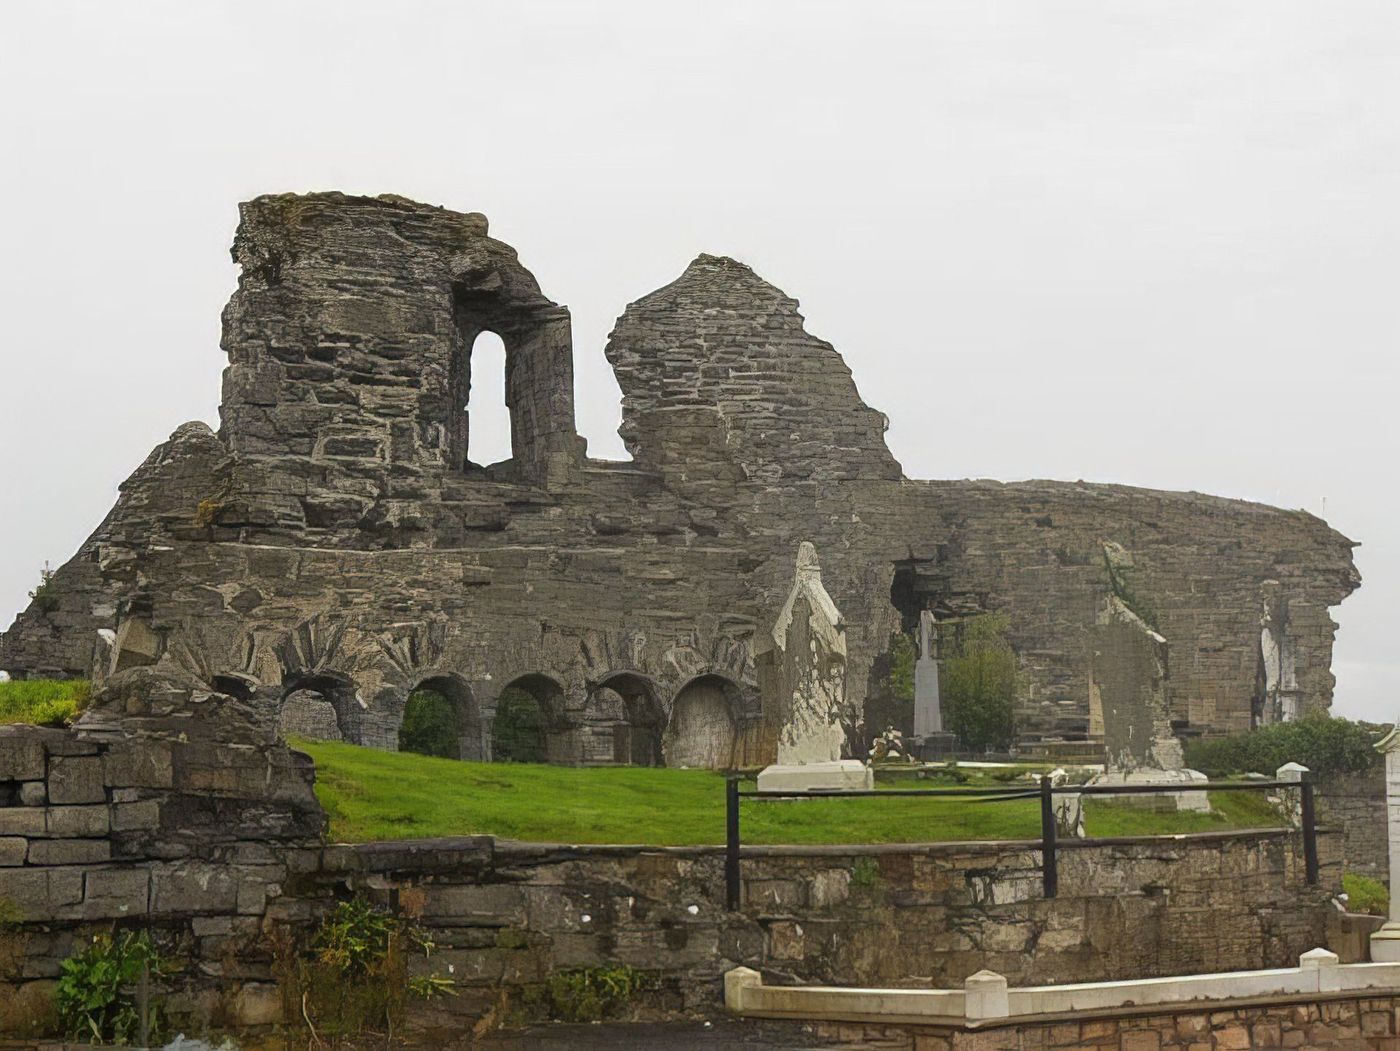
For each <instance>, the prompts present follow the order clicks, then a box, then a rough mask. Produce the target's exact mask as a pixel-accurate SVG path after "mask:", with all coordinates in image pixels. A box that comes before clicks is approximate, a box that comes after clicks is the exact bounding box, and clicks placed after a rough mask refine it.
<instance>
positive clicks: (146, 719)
mask: <svg viewBox="0 0 1400 1051" xmlns="http://www.w3.org/2000/svg"><path fill="white" fill-rule="evenodd" d="M146 672H147V669H138V670H136V671H134V672H128V673H125V675H123V676H122V677H121V679H120V680H119V689H117V690H116V691H113V692H112V693H111V694H110V695H109V697H108V700H107V703H106V704H105V705H104V706H103V707H102V708H101V709H99V710H97V711H94V712H92V713H90V714H89V716H87V717H86V718H84V720H83V721H82V725H81V726H80V728H79V729H77V730H71V731H70V730H51V729H41V728H37V727H28V726H0V903H3V905H4V906H5V921H6V922H5V925H4V927H5V929H4V930H3V931H0V935H3V938H0V941H4V942H5V943H7V944H8V949H9V951H8V952H0V1033H8V1034H12V1035H24V1034H26V1033H28V1032H31V1031H35V1032H51V1031H52V1030H51V1028H49V1027H51V1025H52V1019H51V1011H52V999H53V992H54V986H55V983H56V980H57V978H58V975H59V967H60V964H61V963H62V961H63V960H65V959H67V958H68V957H70V956H72V955H74V954H75V953H76V952H78V951H79V950H80V949H81V948H82V946H83V945H84V944H85V943H86V942H87V941H89V940H90V939H91V936H92V935H93V934H94V933H96V932H98V931H101V930H110V929H111V927H112V926H113V924H117V925H121V926H124V927H126V928H128V929H146V928H149V929H151V930H152V931H153V932H155V934H156V937H157V940H158V941H159V943H160V944H161V945H162V947H164V948H167V949H169V950H170V951H171V952H172V954H174V955H176V956H179V957H182V958H183V959H185V961H186V962H187V964H188V968H189V969H188V971H187V973H185V974H184V975H183V977H182V978H181V979H180V980H179V981H178V983H177V986H178V988H177V990H176V993H175V995H174V997H173V998H172V1000H171V1008H172V1012H173V1013H175V1014H176V1015H182V1014H193V1015H196V1016H199V1017H202V1018H204V1019H206V1020H207V1019H213V1020H215V1021H218V1020H224V1021H233V1020H244V1021H263V1022H266V1021H271V1020H273V1018H272V1016H271V1014H270V1012H275V1010H276V1007H275V1004H276V998H275V995H274V994H275V990H273V989H272V988H271V986H269V985H267V984H266V983H267V980H268V978H269V977H270V970H269V964H270V959H269V956H270V949H269V943H268V941H267V937H266V933H267V928H266V927H265V921H267V920H268V918H269V917H276V916H277V915H278V911H277V910H278V908H279V907H280V903H283V902H284V901H289V900H290V897H289V892H290V890H291V887H292V884H293V883H294V881H295V880H296V878H297V874H298V873H300V872H307V871H310V870H313V869H315V868H316V867H317V865H318V864H319V859H320V848H321V836H322V833H323V831H324V829H325V814H324V812H323V811H322V809H321V807H320V804H319V803H318V802H317V801H316V798H315V795H314V794H313V792H312V781H313V768H312V764H311V761H310V759H309V758H307V757H306V756H304V755H301V754H300V753H296V752H292V751H290V750H289V749H288V748H287V747H286V746H285V745H284V744H281V743H279V742H278V741H277V736H276V732H275V727H274V725H273V719H274V712H273V710H272V709H271V708H270V707H268V706H261V707H259V706H256V705H249V704H247V703H245V702H242V701H239V700H237V699H235V698H231V697H227V696H221V695H216V694H210V693H208V692H207V691H202V690H200V689H199V688H198V686H197V684H193V683H190V684H187V685H186V686H185V687H183V688H182V687H180V686H179V685H177V684H172V683H170V682H169V681H164V682H157V681H156V680H155V678H154V677H153V676H149V675H147V674H146ZM303 907H304V906H303ZM12 921H13V922H12Z"/></svg>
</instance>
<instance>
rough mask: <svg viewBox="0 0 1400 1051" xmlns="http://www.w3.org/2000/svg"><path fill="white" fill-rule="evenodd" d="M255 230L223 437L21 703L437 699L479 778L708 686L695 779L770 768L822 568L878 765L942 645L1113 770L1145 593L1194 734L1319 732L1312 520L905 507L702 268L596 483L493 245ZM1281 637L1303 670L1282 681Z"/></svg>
mask: <svg viewBox="0 0 1400 1051" xmlns="http://www.w3.org/2000/svg"><path fill="white" fill-rule="evenodd" d="M240 218H241V222H240V224H239V229H238V233H237V235H236V237H235V240H234V258H235V260H236V262H237V263H238V265H239V266H240V267H241V275H240V279H239V284H238V290H237V292H236V293H235V294H234V296H233V298H232V300H231V301H230V303H229V305H228V307H227V308H226V310H225V312H224V328H223V348H224V350H225V351H226V353H227V354H228V359H229V365H228V369H227V370H226V372H225V377H224V389H223V400H222V405H221V419H222V426H221V427H220V429H219V431H218V433H214V432H212V431H210V430H209V428H208V427H206V426H204V425H203V424H199V423H192V424H186V425H184V426H182V427H180V428H178V429H177V430H176V431H175V432H174V433H173V434H172V435H171V437H170V439H169V441H167V442H166V443H164V444H162V445H161V446H160V447H159V448H157V449H156V450H155V451H154V452H153V453H152V455H151V456H150V457H148V459H147V460H146V461H145V462H144V463H143V464H142V465H141V466H140V467H139V468H138V469H137V470H136V471H135V472H134V473H133V475H132V476H131V478H130V479H128V481H127V482H126V483H125V484H124V485H123V486H122V489H121V494H120V497H119V499H118V502H117V505H116V507H115V508H114V509H113V511H112V512H111V514H110V515H109V516H108V517H107V519H106V520H104V521H103V522H102V523H101V524H100V525H99V526H98V528H97V529H96V531H95V532H94V533H93V535H92V536H91V537H89V539H88V540H87V541H86V542H85V543H84V545H83V546H82V548H81V549H80V550H79V551H78V552H77V553H76V554H75V556H74V557H73V558H72V559H71V560H70V561H68V562H67V563H66V564H64V565H63V566H62V567H61V568H60V569H59V570H58V571H57V573H56V575H55V577H54V580H53V582H52V584H51V586H50V588H48V589H47V592H46V596H45V599H44V601H43V602H41V603H35V604H34V605H31V607H30V608H29V609H27V610H26V611H24V612H23V613H22V614H20V616H19V618H18V619H17V620H16V622H15V624H14V625H13V626H12V627H11V628H10V629H9V630H8V631H6V632H5V633H4V634H3V635H0V668H3V669H5V670H7V671H10V672H11V673H13V674H18V675H27V676H37V675H57V676H93V677H95V678H97V679H99V680H100V679H102V678H104V677H105V676H107V675H110V674H113V673H116V672H119V671H121V670H123V669H125V668H129V667H136V666H142V665H152V664H156V663H158V662H161V661H165V662H167V663H169V664H173V665H175V666H178V667H179V668H181V669H182V670H183V671H184V672H185V673H187V674H189V675H192V676H195V677H198V678H200V679H201V680H202V681H203V682H204V683H205V685H206V687H214V686H218V687H219V688H221V689H227V688H229V687H228V681H229V680H234V681H236V682H238V683H241V684H243V688H244V689H246V690H247V691H261V692H262V693H263V694H264V695H266V696H269V697H275V698H285V697H288V696H290V695H291V694H292V693H294V692H296V691H298V690H304V689H314V690H315V691H316V692H319V693H321V694H322V695H323V698H324V700H325V701H326V702H327V703H330V704H331V705H332V706H334V707H335V708H336V711H337V713H338V718H339V721H340V725H339V727H338V729H339V732H340V733H341V735H342V736H344V737H345V738H346V739H348V740H351V741H353V742H356V743H361V744H368V745H373V746H376V747H384V748H394V747H397V731H398V727H399V724H400V723H401V721H402V717H403V709H404V704H405V701H406V699H407V697H408V695H409V693H410V692H411V691H412V690H413V689H414V688H415V687H416V686H417V685H419V684H421V683H424V682H428V681H430V680H437V681H438V682H439V683H445V684H447V688H448V692H449V693H450V694H451V697H452V699H453V701H454V703H455V704H457V705H458V708H459V722H460V724H461V727H462V738H463V741H464V742H465V743H464V745H463V748H462V749H461V752H462V757H463V758H489V757H490V751H491V742H490V723H491V718H492V716H493V713H494V711H495V708H496V703H497V699H498V697H499V695H500V693H501V691H502V690H503V689H504V688H505V687H507V686H510V685H512V684H516V685H520V686H521V688H525V689H528V690H529V691H530V692H532V693H534V694H536V699H537V700H538V701H539V702H540V704H541V705H542V707H543V708H544V709H545V715H546V719H547V722H548V724H549V733H550V738H551V739H550V741H549V742H548V747H547V752H548V754H549V755H550V756H551V757H552V758H553V759H555V760H557V761H562V762H585V761H592V760H594V759H596V757H598V756H606V755H609V754H627V753H628V752H629V751H631V750H630V749H625V748H615V747H613V745H614V743H615V742H614V740H613V739H612V737H611V736H610V735H614V734H620V735H622V737H628V736H630V735H632V734H633V733H634V732H636V731H641V730H646V731H647V732H649V733H654V734H655V735H660V734H664V732H665V730H666V728H667V727H668V726H669V725H670V724H671V723H672V722H673V716H674V714H675V712H676V711H677V710H678V709H679V710H680V711H682V713H684V712H685V711H686V710H687V705H686V704H684V703H681V702H683V701H684V700H685V699H686V698H685V696H684V691H686V690H687V688H689V687H691V686H692V685H693V684H694V683H696V682H697V681H698V680H706V682H707V684H708V686H707V688H708V687H709V686H714V685H715V684H716V683H718V684H719V686H720V687H721V688H722V689H723V692H724V696H725V697H726V699H727V700H728V703H729V709H728V710H727V711H726V712H724V713H723V717H722V718H720V719H719V721H718V724H716V725H715V726H712V727H711V729H707V730H706V733H714V734H717V735H718V736H719V737H722V738H723V740H714V741H707V742H703V744H704V747H703V748H695V749H681V750H679V751H678V752H676V754H692V753H695V752H703V753H704V754H708V755H713V756H732V757H734V761H735V762H738V763H742V764H755V765H762V764H764V763H767V762H770V761H771V760H772V758H773V756H772V752H773V742H774V741H775V739H776V730H777V726H776V725H775V716H774V713H773V712H772V711H770V710H766V709H765V708H764V705H763V702H762V699H761V698H760V696H759V692H758V690H757V681H756V676H755V671H754V665H753V643H754V639H755V637H756V635H757V633H759V632H763V631H766V630H768V629H769V628H770V627H771V625H772V623H773V620H774V618H775V616H776V615H777V614H778V612H779V609H780V608H781V605H782V602H783V599H784V598H785V596H786V590H787V586H788V583H789V580H790V575H791V567H792V562H793V558H794V557H795V555H796V553H797V550H798V546H799V544H800V543H802V542H803V541H810V542H812V543H813V544H814V545H815V547H816V550H817V554H818V556H819V558H820V560H821V564H822V569H823V580H824V581H825V584H826V587H827V590H828V591H829V592H830V594H831V596H832V598H833V600H834V601H835V603H836V605H837V608H838V609H839V610H840V611H841V614H842V616H843V619H844V621H845V624H846V633H845V634H846V641H847V702H848V706H847V710H846V711H845V712H844V713H843V716H844V721H845V722H846V724H847V727H848V730H849V736H850V741H849V744H850V747H851V750H852V751H853V752H854V751H857V750H861V749H862V747H863V745H862V738H863V736H865V734H866V731H867V730H868V729H870V728H867V727H865V726H864V725H863V716H864V710H865V704H866V700H867V698H869V697H871V696H878V695H880V694H881V691H886V692H887V691H888V690H889V677H888V674H887V664H888V659H889V654H890V651H891V633H892V632H895V631H897V630H900V629H901V627H902V628H904V629H905V630H910V629H911V628H912V626H913V624H914V623H915V622H916V621H917V616H918V613H919V612H920V611H921V610H924V609H928V610H933V611H936V612H937V613H938V615H939V616H965V615H969V614H976V613H979V612H999V613H1004V614H1005V615H1006V616H1007V618H1008V622H1009V628H1008V633H1009V638H1010V641H1011V643H1012V645H1013V646H1014V648H1015V650H1016V652H1017V656H1018V660H1019V663H1020V666H1021V671H1022V673H1023V674H1022V677H1021V681H1022V683H1023V684H1024V687H1023V689H1022V691H1021V696H1020V697H1019V698H1018V703H1019V706H1020V710H1019V711H1018V713H1017V727H1018V734H1019V735H1020V737H1021V743H1023V744H1034V743H1036V742H1038V741H1051V742H1053V741H1066V740H1068V741H1081V742H1090V743H1091V744H1092V743H1095V742H1101V737H1102V728H1101V726H1098V725H1097V724H1096V719H1095V713H1094V709H1093V700H1092V693H1093V691H1092V684H1091V681H1090V672H1089V669H1090V667H1091V665H1092V660H1093V645H1092V638H1091V635H1092V629H1093V626H1094V624H1095V622H1096V619H1097V617H1098V616H1099V614H1100V613H1101V611H1102V610H1103V608H1104V605H1105V603H1107V602H1108V601H1109V599H1111V598H1114V597H1118V598H1120V599H1123V598H1124V595H1122V594H1119V592H1124V594H1128V593H1129V592H1130V593H1131V596H1130V597H1132V599H1133V601H1134V602H1135V603H1136V605H1137V606H1138V607H1139V608H1138V609H1135V610H1134V612H1135V613H1137V614H1138V615H1140V616H1144V618H1145V619H1150V620H1152V621H1153V623H1154V626H1155V627H1156V629H1157V630H1159V631H1160V632H1161V634H1162V635H1163V636H1164V637H1165V638H1166V640H1167V647H1168V660H1167V664H1168V668H1169V675H1168V676H1167V679H1166V681H1165V683H1164V687H1163V688H1164V689H1165V691H1166V695H1167V698H1168V706H1169V708H1170V719H1171V722H1172V723H1173V724H1174V726H1175V727H1176V729H1177V731H1178V732H1190V733H1207V734H1209V733H1221V732H1228V731H1234V730H1240V729H1243V728H1246V727H1248V726H1250V725H1251V724H1253V723H1254V722H1256V721H1259V720H1261V719H1267V718H1273V717H1276V713H1277V712H1278V711H1282V710H1285V708H1286V709H1287V710H1288V711H1293V710H1295V709H1296V710H1298V711H1303V710H1309V709H1317V708H1325V707H1326V706H1327V705H1329V704H1330V703H1331V697H1332V690H1333V678H1332V673H1331V670H1330V669H1331V654H1332V640H1333V635H1334V633H1335V630H1336V625H1335V624H1334V622H1333V621H1332V618H1331V615H1330V613H1329V609H1330V607H1332V606H1334V605H1336V604H1337V603H1339V602H1341V601H1342V599H1344V598H1345V597H1346V595H1347V594H1349V593H1350V592H1351V591H1352V590H1353V589H1354V588H1355V587H1356V586H1357V584H1358V583H1359V577H1358V576H1357V573H1356V569H1355V566H1354V564H1353V561H1352V555H1351V549H1352V544H1351V542H1350V541H1349V540H1347V539H1346V538H1345V537H1342V536H1341V535H1340V534H1338V533H1336V532H1335V531H1333V530H1332V529H1330V528H1328V526H1327V525H1326V523H1324V522H1322V521H1321V520H1319V519H1317V518H1315V517H1313V516H1311V515H1308V514H1305V513H1303V512H1300V511H1284V510H1279V509H1276V508H1270V507H1265V506H1262V505H1259V504H1250V503H1246V502H1243V501H1237V500H1224V499H1220V498H1216V497H1209V496H1203V495H1200V494H1196V493H1166V492H1156V491H1151V490H1144V489H1134V488H1129V487H1124V486H1110V485H1091V484H1087V483H1082V482H1075V483H1067V482H1040V481H1035V482H1019V483H1011V484H1003V483H999V482H987V481H935V482H920V481H912V480H908V479H906V478H904V477H903V474H902V471H901V470H900V467H899V465H898V463H897V462H896V461H895V460H894V458H893V457H892V455H891V454H890V452H889V450H888V448H887V447H886V445H885V442H884V427H885V420H884V417H883V416H882V415H881V414H880V413H879V412H878V411H877V410H875V409H873V408H871V407H870V406H868V405H866V404H865V403H864V401H862V399H861V397H860V394H859V392H858V391H857V389H856V385H855V383H854V381H853V379H852V376H851V371H850V369H849V368H848V367H847V365H846V364H845V362H844V361H843V360H842V359H841V356H840V354H838V353H837V351H836V350H835V349H834V348H833V347H832V346H831V345H830V344H828V343H826V342H824V341H822V340H821V339H819V338H817V337H816V336H814V335H812V334H810V333H808V332H807V331H806V328H805V325H804V322H803V319H802V316H801V314H800V312H799V311H798V307H797V302H796V301H795V300H794V299H792V298H791V297H789V296H788V295H786V294H785V293H784V292H782V290H780V289H778V288H777V287H775V286H774V285H772V284H770V283H769V282H767V281H765V280H763V279H762V278H761V277H759V276H758V275H757V274H755V273H754V272H753V271H752V269H750V268H749V267H747V266H744V265H743V264H741V263H738V262H736V261H734V260H732V259H727V258H724V257H720V256H711V255H702V256H700V257H699V258H697V259H696V260H695V261H694V263H692V264H691V265H690V266H689V267H688V268H687V269H686V270H685V271H684V273H682V274H681V276H680V277H679V278H677V280H676V281H674V282H672V283H671V284H669V285H667V286H666V287H665V288H664V289H661V290H660V291H658V292H656V293H654V294H652V295H649V296H645V297H643V298H642V299H640V300H638V301H637V302H635V303H633V304H631V305H630V306H629V307H627V309H626V310H625V311H624V312H623V314H622V316H621V317H620V318H619V319H618V322H617V325H616V327H615V329H614V331H613V333H612V335H611V337H610V339H609V341H608V345H607V348H606V354H607V356H608V359H609V361H610V362H611V363H612V365H613V367H614V368H615V370H616V372H617V375H618V381H619V385H620V387H621V390H622V394H623V421H622V427H621V433H622V434H623V436H624V438H625V439H626V442H627V444H628V447H629V448H630V449H631V450H632V451H633V454H634V457H635V460H634V462H632V463H626V464H617V463H607V462H602V461H596V460H589V459H588V458H587V457H586V456H585V455H584V446H583V442H582V439H581V438H580V437H579V436H578V434H577V433H576V430H575V427H574V411H573V386H572V353H573V348H572V337H571V334H570V330H569V324H570V323H569V315H568V312H567V310H566V309H565V308H563V307H561V306H559V305H558V304H555V303H554V302H552V301H551V300H550V299H549V298H548V297H547V296H545V295H544V293H543V292H542V291H541V290H540V286H539V284H538V282H536V280H535V278H534V277H533V275H531V274H530V272H529V271H528V270H526V269H525V268H524V267H523V266H522V265H521V263H520V261H519V259H518V258H517V256H516V253H515V252H514V250H513V249H511V248H510V246H508V245H506V244H504V243H503V242H501V241H498V240H495V239H494V238H492V237H490V236H488V234H487V226H486V221H485V218H484V217H482V216H480V215H477V214H475V213H470V214H460V213H455V212H451V211H448V210H446V209H441V208H433V207H428V206H424V205H419V204H414V203H413V202H410V201H405V200H404V199H402V198H398V197H393V196H384V197H377V198H367V197H348V196H345V195H342V194H333V193H331V194H311V195H306V196H293V195H277V196H269V197H260V198H257V199H256V200H254V201H251V202H248V203H247V204H245V205H244V206H243V208H242V209H241V215H240ZM487 330H490V331H494V332H497V333H498V334H499V335H500V336H501V338H502V340H503V342H504V344H505V347H506V356H507V363H506V365H507V391H506V400H507V405H508V407H509V409H510V412H511V419H512V446H513V456H512V458H511V460H509V461H506V462H504V463H500V464H495V465H481V464H477V463H475V462H473V460H472V451H471V442H470V414H471V404H472V402H471V399H472V397H473V396H477V397H481V396H485V395H484V394H483V392H481V391H477V392H476V394H475V395H474V394H473V390H472V385H471V346H472V343H473V341H474V339H475V338H476V336H477V334H479V333H480V332H483V331H487ZM949 380H950V383H951V384H953V385H955V383H956V377H955V376H952V377H949ZM1108 551H1113V552H1114V553H1115V554H1114V568H1113V570H1112V571H1111V572H1110V568H1109V565H1108V558H1107V554H1106V552H1108ZM1266 620H1267V623H1268V633H1269V634H1268V639H1269V650H1268V652H1269V654H1270V655H1271V660H1272V662H1273V664H1277V665H1278V666H1279V667H1280V668H1283V669H1285V670H1286V675H1282V676H1281V677H1276V678H1277V681H1272V682H1271V681H1270V680H1269V678H1268V675H1267V674H1266V665H1269V662H1268V661H1266V660H1265V659H1264V649H1263V644H1262V642H1261V638H1262V634H1261V633H1262V632H1263V631H1264V625H1265V621H1266ZM1275 658H1276V659H1275ZM619 676H626V677H628V683H629V688H628V692H627V694H626V696H627V697H628V698H629V701H628V712H627V719H626V720H625V722H626V723H627V724H629V725H622V724H620V723H619V720H618V719H617V714H616V711H615V704H614V702H613V701H612V700H611V698H612V697H613V695H614V694H615V693H616V691H615V690H613V689H612V687H611V686H609V685H608V684H609V681H610V680H616V679H617V678H618V677H619ZM215 680H220V681H219V682H216V681H215ZM1099 722H1101V720H1099ZM705 725H706V726H711V724H710V723H708V722H707V723H706V724H705ZM873 729H874V730H875V731H876V732H878V731H879V730H881V729H883V727H874V728H873ZM635 754H638V755H643V756H648V757H650V758H651V759H652V760H653V761H654V760H655V759H656V757H657V756H658V755H660V752H659V750H658V749H656V748H655V747H649V748H642V749H637V750H636V752H635Z"/></svg>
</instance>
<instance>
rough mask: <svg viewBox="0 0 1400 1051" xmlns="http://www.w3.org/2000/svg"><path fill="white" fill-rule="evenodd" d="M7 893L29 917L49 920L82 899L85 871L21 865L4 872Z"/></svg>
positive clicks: (5, 892)
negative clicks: (24, 866) (23, 866)
mask: <svg viewBox="0 0 1400 1051" xmlns="http://www.w3.org/2000/svg"><path fill="white" fill-rule="evenodd" d="M4 894H5V897H7V898H8V899H9V900H10V901H12V902H14V904H15V906H16V907H17V908H18V909H19V911H20V915H21V916H23V917H25V918H26V919H31V918H32V919H47V918H49V917H52V916H55V915H57V914H58V913H59V912H60V911H62V910H64V909H65V908H67V907H68V906H71V905H76V904H78V902H80V901H82V900H83V873H82V870H81V869H71V868H42V869H39V868H22V869H11V870H10V871H9V872H7V873H5V881H4Z"/></svg>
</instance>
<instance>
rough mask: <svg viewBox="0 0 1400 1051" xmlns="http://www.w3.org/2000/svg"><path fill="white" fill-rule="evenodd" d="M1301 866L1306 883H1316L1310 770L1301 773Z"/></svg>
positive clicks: (1314, 821) (1315, 816)
mask: <svg viewBox="0 0 1400 1051" xmlns="http://www.w3.org/2000/svg"><path fill="white" fill-rule="evenodd" d="M1301 787H1302V792H1303V815H1302V816H1303V866H1304V868H1305V869H1306V870H1307V874H1308V884H1309V885H1310V886H1316V884H1317V808H1316V803H1315V801H1314V799H1313V779H1312V772H1311V771H1308V772H1307V773H1305V774H1303V783H1302V786H1301Z"/></svg>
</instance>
